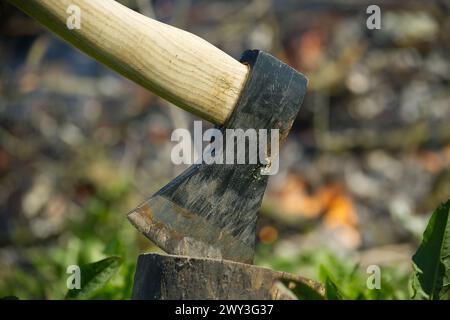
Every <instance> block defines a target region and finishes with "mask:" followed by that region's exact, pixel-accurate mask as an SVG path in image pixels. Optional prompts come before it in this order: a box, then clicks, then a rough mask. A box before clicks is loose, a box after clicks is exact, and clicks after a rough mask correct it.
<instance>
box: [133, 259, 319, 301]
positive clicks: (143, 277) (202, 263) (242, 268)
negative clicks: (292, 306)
mask: <svg viewBox="0 0 450 320" xmlns="http://www.w3.org/2000/svg"><path fill="white" fill-rule="evenodd" d="M282 282H284V283H288V286H289V287H291V288H292V286H295V285H298V284H301V285H305V286H307V287H308V288H311V289H313V290H315V291H317V292H319V294H321V295H323V290H324V289H323V287H322V286H321V285H320V284H318V283H317V282H315V281H313V280H309V279H306V278H303V277H300V276H296V275H293V274H288V273H285V272H278V271H273V270H270V269H267V268H263V267H259V266H254V265H249V264H244V263H239V262H234V261H228V260H218V259H209V258H192V257H186V256H175V255H161V254H155V253H149V254H142V255H140V256H139V259H138V264H137V269H136V274H135V278H134V288H133V299H137V300H166V299H168V300H189V299H195V300H207V299H218V300H253V299H255V300H291V299H296V297H295V296H294V295H293V294H292V292H291V291H290V290H288V289H287V288H286V287H285V286H283V285H281V283H282ZM296 291H297V292H298V290H296Z"/></svg>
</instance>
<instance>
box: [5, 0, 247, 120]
mask: <svg viewBox="0 0 450 320" xmlns="http://www.w3.org/2000/svg"><path fill="white" fill-rule="evenodd" d="M9 2H11V3H12V4H13V5H15V6H16V7H18V8H19V9H21V10H22V11H24V12H25V13H27V14H28V15H30V16H31V17H33V18H34V19H36V20H38V21H39V22H40V23H42V24H43V25H45V26H46V27H47V28H48V29H50V30H51V31H53V32H55V33H56V34H58V35H59V36H60V37H62V38H63V39H64V40H66V41H68V42H69V43H71V44H72V45H74V46H75V47H77V48H79V49H80V50H81V51H83V52H85V53H87V54H88V55H90V56H91V57H93V58H95V59H96V60H98V61H100V62H102V63H103V64H105V65H107V66H109V67H110V68H112V69H114V70H116V71H117V72H119V73H121V74H122V75H124V76H125V77H127V78H129V79H131V80H132V81H134V82H136V83H138V84H140V85H142V86H143V87H145V88H147V89H149V90H151V91H153V92H154V93H155V94H157V95H159V96H161V97H163V98H165V99H167V100H169V101H170V102H172V103H174V104H175V105H177V106H179V107H181V108H183V109H185V110H187V111H189V112H192V113H194V114H196V115H198V116H200V117H202V118H204V119H206V120H209V121H211V122H213V123H215V124H223V123H224V122H225V121H226V119H227V118H228V116H229V115H230V113H231V111H232V110H233V108H234V105H235V104H236V102H237V100H238V98H239V94H240V93H241V90H242V88H243V86H244V83H245V80H246V77H247V73H248V69H247V67H246V66H245V65H243V64H241V63H239V62H238V61H236V60H234V59H233V58H232V57H230V56H229V55H227V54H226V53H224V52H223V51H221V50H219V49H218V48H216V47H215V46H213V45H212V44H210V43H208V42H207V41H205V40H203V39H201V38H199V37H197V36H195V35H193V34H191V33H189V32H186V31H183V30H180V29H177V28H175V27H172V26H169V25H166V24H164V23H160V22H158V21H156V20H153V19H150V18H147V17H145V16H143V15H141V14H139V13H137V12H135V11H133V10H131V9H129V8H127V7H125V6H123V5H121V4H120V3H118V2H116V1H113V0H9ZM70 5H76V6H78V7H79V8H80V18H81V19H80V21H81V28H80V29H73V30H70V29H69V28H68V27H67V19H68V18H69V17H70V16H71V14H72V13H73V12H71V11H70V10H68V8H69V6H70Z"/></svg>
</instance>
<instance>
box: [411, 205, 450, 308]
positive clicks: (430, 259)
mask: <svg viewBox="0 0 450 320" xmlns="http://www.w3.org/2000/svg"><path fill="white" fill-rule="evenodd" d="M412 260H413V267H414V273H413V275H412V279H411V280H412V281H411V284H412V290H413V295H412V297H413V298H416V299H429V300H439V299H446V298H448V297H449V293H450V292H449V289H450V200H448V201H447V202H446V203H445V204H442V205H440V206H439V208H437V209H436V210H435V211H434V213H433V215H432V216H431V218H430V221H429V222H428V225H427V228H426V229H425V232H424V234H423V239H422V243H421V244H420V246H419V249H417V252H416V253H415V254H414V256H413V258H412Z"/></svg>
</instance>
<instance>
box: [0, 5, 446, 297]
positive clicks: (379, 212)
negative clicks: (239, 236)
mask: <svg viewBox="0 0 450 320" xmlns="http://www.w3.org/2000/svg"><path fill="white" fill-rule="evenodd" d="M120 2H122V3H124V4H125V5H127V6H129V7H131V8H133V9H134V10H137V11H139V12H141V13H143V14H145V15H147V16H149V17H152V18H155V19H158V20H160V21H163V22H165V23H169V24H172V25H174V26H177V27H180V28H183V29H186V30H188V31H190V32H193V33H195V34H197V35H199V36H201V37H203V38H205V39H206V40H208V41H209V42H211V43H213V44H215V45H216V46H218V47H219V48H221V49H222V50H224V51H226V52H227V53H229V54H230V55H232V56H233V57H235V58H237V59H238V58H239V56H240V54H241V53H242V52H243V51H244V50H246V49H248V48H258V49H262V50H265V51H268V52H270V53H272V54H273V55H275V56H277V57H278V58H280V59H282V60H283V61H285V62H286V63H288V64H290V65H291V66H293V67H295V68H296V69H297V70H299V71H301V72H303V73H304V74H305V75H306V76H307V77H308V78H309V80H310V82H309V88H308V93H307V96H306V99H305V101H304V104H303V106H302V109H301V111H300V114H299V116H298V118H297V120H296V122H295V123H294V127H293V130H292V132H291V133H290V135H289V137H288V139H287V142H286V144H285V145H284V147H283V149H282V152H281V159H280V172H279V173H278V175H276V176H274V177H271V180H270V185H269V187H268V190H267V192H266V195H265V198H264V202H263V207H262V210H261V218H260V221H259V226H258V251H257V257H256V263H257V264H259V265H263V266H268V267H271V268H274V269H277V270H283V271H289V272H294V273H297V274H300V275H303V276H306V277H310V278H313V279H317V280H320V274H319V273H320V272H319V270H320V266H324V267H326V268H328V270H329V271H330V273H332V274H333V275H334V277H335V278H336V281H337V282H338V283H339V284H340V286H341V287H342V290H344V291H345V293H346V295H347V296H348V297H350V298H406V297H408V276H409V272H410V270H411V263H410V261H411V260H410V259H411V255H412V253H413V252H414V251H415V249H416V247H417V244H418V241H419V240H420V238H421V234H422V232H423V230H424V229H425V226H426V222H427V220H428V218H429V215H430V213H431V212H432V211H433V209H435V208H436V207H437V206H438V205H439V204H440V203H441V202H443V201H445V200H447V199H448V198H450V82H449V81H450V61H449V56H450V55H449V51H450V14H449V11H450V2H449V1H445V0H443V1H419V0H417V1H395V0H380V1H376V4H378V5H379V6H380V7H381V21H382V22H381V29H380V30H368V29H367V27H366V20H367V18H368V16H369V15H368V14H366V8H367V7H368V6H369V5H371V4H374V3H372V2H373V1H370V0H367V1H366V0H359V1H357V0H349V1H344V0H298V1H294V0H254V1H238V0H232V1H215V0H214V1H206V0H184V1H183V0H178V1H177V0H154V1H150V0H129V1H124V0H123V1H120ZM0 15H1V17H0V61H1V64H0V297H3V296H16V297H18V298H20V299H27V298H28V299H60V298H63V297H64V295H65V293H66V291H67V288H66V279H67V276H68V275H67V274H66V268H67V266H68V265H71V264H86V263H90V262H93V261H97V260H99V259H102V258H104V257H106V256H110V255H117V256H121V257H123V258H124V263H123V264H122V266H121V268H120V270H119V272H118V274H117V275H116V276H114V277H113V278H112V279H111V281H110V282H109V283H108V284H107V286H106V287H104V288H103V289H102V290H100V291H99V292H98V294H97V295H96V297H97V298H114V299H128V298H130V296H131V287H132V280H133V275H134V268H135V262H136V259H137V256H138V254H139V253H142V252H150V251H158V249H157V248H156V247H155V246H154V245H152V244H151V243H150V242H149V241H148V240H147V239H146V238H144V237H143V236H141V235H140V234H139V232H138V231H137V230H135V229H134V228H133V227H132V226H131V224H130V223H129V222H128V221H127V219H126V213H127V212H129V211H130V210H132V209H133V208H134V207H136V206H137V205H138V204H140V203H141V202H142V201H144V200H145V199H147V198H148V197H149V196H151V195H152V194H153V193H154V192H155V191H157V190H158V189H159V188H160V187H162V186H163V185H165V184H166V183H167V182H169V181H170V180H171V179H173V178H174V177H175V176H176V175H177V174H179V173H180V172H182V171H183V170H184V169H185V168H186V167H183V166H174V165H172V162H171V161H170V150H171V148H172V147H173V145H174V143H172V142H171V141H170V135H171V133H172V131H173V130H174V129H175V128H188V129H191V128H192V125H193V120H198V119H196V118H195V117H193V116H191V115H190V114H188V113H187V112H185V111H183V110H181V109H178V108H176V107H174V106H172V105H170V104H169V103H167V102H165V101H163V100H161V99H160V98H158V97H156V96H155V95H153V94H152V93H150V92H148V91H146V90H144V89H142V88H140V87H139V86H138V85H135V84H133V83H131V82H130V81H128V80H126V79H124V78H122V77H120V76H118V75H117V74H115V73H113V72H112V71H110V70H108V69H107V68H105V67H103V66H102V65H99V64H98V63H96V62H95V61H94V60H92V59H90V58H88V57H87V56H85V55H84V54H82V53H80V52H79V51H78V50H76V49H73V48H72V47H70V46H68V45H66V44H65V43H64V42H62V41H60V40H59V39H58V38H56V37H55V36H54V35H52V34H50V33H49V32H47V31H46V30H44V29H43V28H42V27H41V26H39V25H38V24H37V23H36V22H34V21H33V20H31V19H30V18H28V17H26V16H25V15H24V14H22V13H20V12H19V11H18V10H16V9H15V8H13V7H12V6H10V5H8V4H7V3H5V1H2V2H1V3H0ZM205 126H206V125H205ZM373 264H376V265H379V266H380V267H381V269H382V290H368V289H367V287H366V279H367V277H368V274H367V273H366V268H367V266H369V265H373Z"/></svg>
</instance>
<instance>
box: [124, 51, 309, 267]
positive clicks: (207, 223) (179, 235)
mask: <svg viewBox="0 0 450 320" xmlns="http://www.w3.org/2000/svg"><path fill="white" fill-rule="evenodd" d="M241 62H242V63H245V64H248V65H249V66H250V72H249V77H248V79H247V83H246V85H245V88H244V90H243V92H242V93H241V97H240V99H239V101H238V103H237V105H236V107H235V110H234V111H233V113H232V115H231V117H230V119H228V121H227V122H226V124H225V125H224V126H223V127H222V129H223V130H225V129H238V128H240V129H243V130H246V129H256V130H258V129H268V130H270V129H279V130H280V132H279V134H280V140H282V141H283V140H284V139H285V138H286V136H287V134H288V132H289V129H290V127H291V125H292V123H293V121H294V119H295V117H296V115H297V113H298V110H299V108H300V106H301V103H302V101H303V97H304V95H305V92H306V83H307V80H306V78H305V77H304V76H303V75H302V74H301V73H299V72H297V71H296V70H294V69H292V68H291V67H289V66H288V65H286V64H284V63H283V62H281V61H279V60H278V59H276V58H274V57H273V56H271V55H269V54H267V53H265V52H262V51H257V50H251V51H246V52H245V53H244V55H243V57H242V58H241ZM224 140H225V139H224ZM224 145H225V141H224ZM246 152H248V150H246ZM247 155H248V154H247ZM246 159H248V157H246ZM263 166H264V165H262V164H260V163H258V164H196V165H193V166H191V167H190V168H189V169H187V170H186V171H185V172H184V173H182V174H181V175H180V176H178V177H177V178H175V179H174V180H173V181H172V182H170V183H169V184H168V185H166V186H165V187H164V188H162V189H161V190H160V191H158V192H157V193H156V194H155V195H153V196H152V197H151V198H150V199H149V200H148V201H146V202H144V203H143V204H142V205H140V206H138V207H137V208H136V209H134V210H133V211H131V212H130V213H129V214H128V218H129V220H130V221H131V223H132V224H133V225H134V226H135V227H136V228H137V229H138V230H139V231H141V232H142V233H143V234H144V235H145V236H147V237H148V238H149V239H150V240H152V241H153V242H155V244H157V245H158V246H159V247H160V248H161V249H163V250H164V251H166V252H167V253H170V254H176V255H186V256H191V257H208V258H218V259H227V260H233V261H238V262H244V263H252V261H253V256H254V251H255V242H256V222H257V217H258V211H259V208H260V206H261V201H262V198H263V196H264V191H265V189H266V185H267V179H268V176H266V175H261V168H262V167H263Z"/></svg>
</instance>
